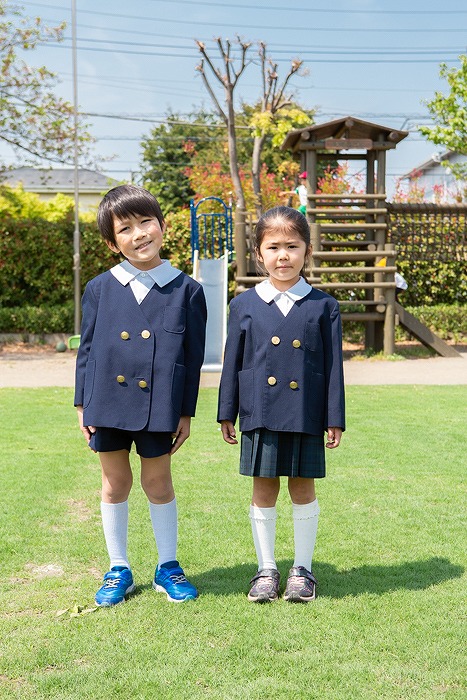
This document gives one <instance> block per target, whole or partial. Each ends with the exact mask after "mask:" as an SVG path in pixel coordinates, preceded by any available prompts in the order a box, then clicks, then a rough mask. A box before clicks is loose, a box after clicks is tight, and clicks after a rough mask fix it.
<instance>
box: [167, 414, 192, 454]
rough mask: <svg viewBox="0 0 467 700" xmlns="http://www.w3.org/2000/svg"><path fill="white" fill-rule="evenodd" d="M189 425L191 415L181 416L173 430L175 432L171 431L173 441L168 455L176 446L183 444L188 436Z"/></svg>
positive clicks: (172, 452)
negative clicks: (175, 428)
mask: <svg viewBox="0 0 467 700" xmlns="http://www.w3.org/2000/svg"><path fill="white" fill-rule="evenodd" d="M190 425H191V416H182V417H181V418H180V422H179V424H178V426H177V430H176V431H175V433H172V437H173V439H174V443H173V445H172V449H171V450H170V452H169V455H173V454H174V453H175V452H176V451H177V450H178V448H179V447H181V446H182V445H183V443H184V442H185V440H186V439H187V438H188V437H190Z"/></svg>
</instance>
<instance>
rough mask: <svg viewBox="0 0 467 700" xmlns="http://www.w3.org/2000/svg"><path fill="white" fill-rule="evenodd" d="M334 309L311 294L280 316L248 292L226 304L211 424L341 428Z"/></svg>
mask: <svg viewBox="0 0 467 700" xmlns="http://www.w3.org/2000/svg"><path fill="white" fill-rule="evenodd" d="M344 413H345V412H344V374H343V365H342V330H341V319H340V313H339V304H338V303H337V301H336V300H335V299H334V298H333V297H331V296H330V295H329V294H325V293H324V292H321V291H319V290H317V289H311V290H310V292H309V294H307V295H306V296H305V297H303V298H302V299H300V300H298V301H296V302H295V303H294V305H293V306H292V308H291V310H290V311H289V313H288V314H287V316H284V315H283V314H282V313H281V311H280V310H279V308H278V306H277V304H276V303H275V302H274V301H271V302H270V303H269V304H268V303H266V302H265V301H263V300H262V299H261V298H260V297H259V295H258V294H257V292H256V291H255V289H249V290H248V291H246V292H243V293H242V294H240V295H239V296H238V297H235V298H234V299H233V300H232V302H231V303H230V317H229V332H228V336H227V342H226V346H225V357H224V366H223V370H222V376H221V383H220V390H219V406H218V415H217V419H218V421H222V420H230V421H232V422H233V423H235V421H236V419H237V416H239V417H240V430H242V431H245V430H254V429H255V428H268V429H269V430H274V431H290V432H301V433H309V434H311V435H322V434H323V432H324V430H326V429H327V428H328V427H338V428H342V429H343V430H344V429H345V415H344Z"/></svg>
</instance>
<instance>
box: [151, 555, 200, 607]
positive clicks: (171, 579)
mask: <svg viewBox="0 0 467 700" xmlns="http://www.w3.org/2000/svg"><path fill="white" fill-rule="evenodd" d="M152 587H153V588H154V589H155V590H156V591H159V592H160V593H166V594H167V599H168V600H171V601H172V603H183V601H185V600H194V599H195V598H197V597H198V591H197V590H196V588H195V587H194V586H193V584H192V583H190V582H189V581H188V580H187V578H186V576H185V574H184V572H183V569H182V567H181V566H180V564H179V563H178V561H168V562H166V563H165V564H162V566H158V567H157V569H156V573H155V574H154V581H153V582H152Z"/></svg>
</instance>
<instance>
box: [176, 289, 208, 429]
mask: <svg viewBox="0 0 467 700" xmlns="http://www.w3.org/2000/svg"><path fill="white" fill-rule="evenodd" d="M206 320H207V309H206V299H205V297H204V291H203V288H202V287H201V285H200V286H198V287H197V288H196V289H195V291H194V292H193V294H192V295H191V297H190V300H189V303H188V308H187V314H186V328H185V339H184V346H185V348H184V349H185V367H186V375H185V390H184V393H183V401H182V412H181V415H182V416H194V415H195V410H196V402H197V400H198V392H199V381H200V375H201V366H202V364H203V361H204V345H205V340H206Z"/></svg>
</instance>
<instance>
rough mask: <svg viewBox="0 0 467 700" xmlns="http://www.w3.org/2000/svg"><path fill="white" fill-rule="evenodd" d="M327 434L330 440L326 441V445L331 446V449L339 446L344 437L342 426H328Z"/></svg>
mask: <svg viewBox="0 0 467 700" xmlns="http://www.w3.org/2000/svg"><path fill="white" fill-rule="evenodd" d="M327 434H328V441H327V442H326V447H329V449H330V450H332V449H334V448H335V447H339V445H340V441H341V438H342V428H328V429H327Z"/></svg>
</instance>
